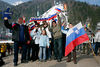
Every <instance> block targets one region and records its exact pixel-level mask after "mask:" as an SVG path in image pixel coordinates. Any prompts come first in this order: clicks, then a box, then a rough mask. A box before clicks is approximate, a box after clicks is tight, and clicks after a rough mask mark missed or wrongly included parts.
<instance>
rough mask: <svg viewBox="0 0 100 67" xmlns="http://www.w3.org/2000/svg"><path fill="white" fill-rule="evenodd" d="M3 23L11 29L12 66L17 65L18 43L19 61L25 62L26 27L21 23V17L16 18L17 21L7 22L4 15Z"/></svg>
mask: <svg viewBox="0 0 100 67" xmlns="http://www.w3.org/2000/svg"><path fill="white" fill-rule="evenodd" d="M4 25H5V26H6V27H7V28H9V29H11V30H12V40H13V41H14V61H13V62H14V66H17V65H18V50H19V45H21V46H22V57H21V63H25V62H26V49H27V48H26V43H27V44H29V43H30V40H29V32H28V27H27V26H26V25H23V18H22V17H20V18H19V19H18V23H13V24H9V22H8V18H7V17H4Z"/></svg>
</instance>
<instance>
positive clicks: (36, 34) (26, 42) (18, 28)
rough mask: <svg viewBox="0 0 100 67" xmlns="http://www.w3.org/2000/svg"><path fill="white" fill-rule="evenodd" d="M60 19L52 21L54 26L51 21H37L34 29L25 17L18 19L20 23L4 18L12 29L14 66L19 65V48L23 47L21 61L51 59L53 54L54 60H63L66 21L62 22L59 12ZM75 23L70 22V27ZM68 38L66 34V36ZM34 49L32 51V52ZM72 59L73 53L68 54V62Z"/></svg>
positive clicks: (5, 23) (5, 22)
mask: <svg viewBox="0 0 100 67" xmlns="http://www.w3.org/2000/svg"><path fill="white" fill-rule="evenodd" d="M57 17H58V21H57V22H56V21H55V20H53V21H52V27H50V26H49V23H47V22H46V21H43V24H42V25H40V24H39V23H37V21H35V27H34V29H31V28H30V25H28V26H26V25H24V24H23V18H22V17H20V18H19V19H18V23H13V24H9V22H8V18H7V17H5V18H4V25H5V26H6V27H7V28H9V29H11V30H12V40H13V41H14V66H17V65H18V52H19V51H18V50H19V47H21V54H22V56H21V63H26V62H27V61H30V60H32V61H36V60H37V59H39V61H44V62H45V61H46V60H47V59H49V60H51V57H52V54H53V55H54V60H57V61H58V62H61V61H62V57H63V56H64V51H63V49H65V48H64V46H65V42H66V41H65V40H63V41H62V39H63V37H62V33H64V31H63V30H66V31H68V29H64V23H63V24H62V23H61V19H60V16H59V15H58V14H57ZM72 27H73V25H72V24H71V23H70V24H69V28H72ZM64 38H66V35H65V36H64ZM31 49H32V52H31ZM70 61H71V53H70V54H69V55H68V59H67V62H70ZM73 61H74V63H75V64H76V63H77V62H76V49H74V50H73Z"/></svg>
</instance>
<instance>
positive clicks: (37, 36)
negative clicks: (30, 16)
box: [30, 23, 41, 61]
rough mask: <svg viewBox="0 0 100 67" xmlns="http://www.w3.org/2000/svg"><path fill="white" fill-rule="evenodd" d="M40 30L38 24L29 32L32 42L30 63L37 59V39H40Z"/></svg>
mask: <svg viewBox="0 0 100 67" xmlns="http://www.w3.org/2000/svg"><path fill="white" fill-rule="evenodd" d="M40 34H41V30H40V28H39V24H37V23H36V24H35V28H34V29H33V30H32V31H31V32H30V35H31V37H32V39H33V40H34V43H33V49H32V57H31V59H32V61H35V60H37V59H38V54H39V39H40Z"/></svg>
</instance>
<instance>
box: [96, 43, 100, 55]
mask: <svg viewBox="0 0 100 67" xmlns="http://www.w3.org/2000/svg"><path fill="white" fill-rule="evenodd" d="M98 48H100V42H96V45H95V54H96V55H97V52H98Z"/></svg>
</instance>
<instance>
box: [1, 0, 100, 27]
mask: <svg viewBox="0 0 100 67" xmlns="http://www.w3.org/2000/svg"><path fill="white" fill-rule="evenodd" d="M56 1H57V2H65V3H67V5H68V16H69V17H68V18H69V22H71V23H74V24H76V23H78V22H80V21H81V22H82V23H83V24H85V22H86V21H87V19H88V18H89V22H90V23H91V27H92V28H93V29H95V27H96V24H97V22H100V19H99V18H100V13H99V12H100V7H99V6H95V5H89V4H87V3H85V2H79V1H75V0H56ZM0 3H1V2H0ZM3 5H4V4H0V6H3ZM53 5H54V0H33V1H29V2H25V3H23V4H20V5H18V6H12V7H11V11H13V12H14V14H13V16H12V20H11V21H14V22H15V21H16V20H17V19H18V17H20V16H25V17H26V20H27V21H28V20H29V18H30V17H36V16H37V11H39V13H40V15H41V14H43V13H44V12H45V11H47V10H48V9H50V8H51V7H52V6H53ZM5 6H6V7H4V9H5V8H7V6H8V5H5Z"/></svg>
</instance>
